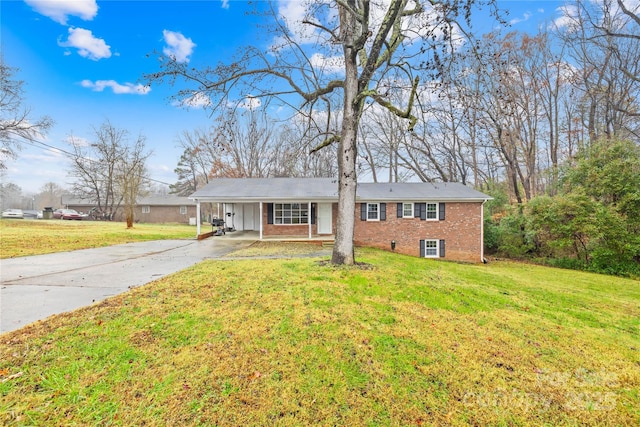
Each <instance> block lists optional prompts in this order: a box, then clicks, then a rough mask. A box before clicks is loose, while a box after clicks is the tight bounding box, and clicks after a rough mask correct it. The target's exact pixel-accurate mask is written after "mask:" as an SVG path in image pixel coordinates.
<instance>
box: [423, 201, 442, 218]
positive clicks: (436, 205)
mask: <svg viewBox="0 0 640 427" xmlns="http://www.w3.org/2000/svg"><path fill="white" fill-rule="evenodd" d="M429 206H435V209H434V210H432V211H429ZM439 209H440V207H439V204H438V203H427V206H426V207H425V210H426V212H425V215H426V217H427V221H437V220H438V217H439V216H440V215H439ZM430 213H432V214H434V216H433V217H430V216H429V214H430Z"/></svg>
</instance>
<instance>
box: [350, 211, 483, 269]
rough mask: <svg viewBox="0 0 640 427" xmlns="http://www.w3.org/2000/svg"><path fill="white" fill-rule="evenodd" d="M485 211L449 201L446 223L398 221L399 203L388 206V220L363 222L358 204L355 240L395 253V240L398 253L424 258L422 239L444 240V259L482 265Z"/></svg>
mask: <svg viewBox="0 0 640 427" xmlns="http://www.w3.org/2000/svg"><path fill="white" fill-rule="evenodd" d="M481 210H482V203H480V202H467V203H461V202H447V203H446V204H445V219H444V220H443V221H440V220H421V219H420V218H398V217H397V211H396V202H389V203H387V204H386V217H387V219H386V221H362V220H360V203H356V212H355V215H356V224H355V232H354V238H353V240H354V243H355V244H356V245H358V246H371V247H376V248H380V249H385V250H391V241H392V240H395V241H396V248H395V252H399V253H402V254H406V255H413V256H420V240H422V239H437V240H442V239H444V241H445V257H444V259H449V260H455V261H469V262H480V261H481V259H480V257H481V254H482V251H481V249H482V248H481V239H480V237H481V231H482V228H481V227H482V225H481V218H482V216H481Z"/></svg>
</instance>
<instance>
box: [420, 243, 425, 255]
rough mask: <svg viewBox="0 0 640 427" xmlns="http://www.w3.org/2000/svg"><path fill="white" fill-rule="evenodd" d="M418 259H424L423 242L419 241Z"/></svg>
mask: <svg viewBox="0 0 640 427" xmlns="http://www.w3.org/2000/svg"><path fill="white" fill-rule="evenodd" d="M420 258H424V240H420Z"/></svg>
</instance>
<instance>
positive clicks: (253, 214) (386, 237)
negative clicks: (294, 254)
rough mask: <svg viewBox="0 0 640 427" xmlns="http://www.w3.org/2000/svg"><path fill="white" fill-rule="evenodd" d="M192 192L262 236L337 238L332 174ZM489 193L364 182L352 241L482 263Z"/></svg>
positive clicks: (230, 223) (224, 183) (232, 224)
mask: <svg viewBox="0 0 640 427" xmlns="http://www.w3.org/2000/svg"><path fill="white" fill-rule="evenodd" d="M189 198H190V199H193V200H194V201H195V202H196V204H197V206H198V210H199V209H200V204H201V203H204V202H207V203H208V202H217V203H222V206H223V208H222V213H221V216H222V218H224V220H225V225H226V227H229V228H234V229H236V230H254V231H258V232H259V237H260V239H263V238H267V237H274V236H276V237H277V236H280V237H283V238H285V237H294V236H298V237H305V238H308V239H312V238H318V237H323V236H325V237H327V238H332V237H333V235H335V231H336V218H337V210H338V203H337V202H338V183H337V180H336V179H333V178H222V179H213V180H212V181H210V182H209V183H208V184H207V185H206V186H204V187H202V188H201V189H200V190H198V191H196V192H195V193H193V194H192V195H191V196H189ZM490 199H491V197H489V196H487V195H486V194H483V193H480V192H478V191H476V190H474V189H471V188H469V187H466V186H464V185H462V184H458V183H418V182H415V183H414V182H412V183H359V184H358V188H357V195H356V211H355V212H354V215H355V216H356V224H355V230H354V237H353V240H354V243H355V244H356V245H359V246H372V247H377V248H381V249H386V250H394V251H395V252H399V253H403V254H407V255H414V256H422V257H433V258H444V259H450V260H457V261H471V262H479V261H482V260H483V256H484V253H483V246H484V244H483V222H484V214H483V205H484V203H485V202H486V201H487V200H490ZM196 217H197V218H199V217H200V215H196ZM197 225H198V235H200V223H199V222H198V224H197Z"/></svg>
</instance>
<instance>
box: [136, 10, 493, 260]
mask: <svg viewBox="0 0 640 427" xmlns="http://www.w3.org/2000/svg"><path fill="white" fill-rule="evenodd" d="M475 3H476V2H475V1H474V0H452V1H430V2H425V3H423V2H420V1H409V0H391V1H389V2H388V3H382V2H371V1H369V0H337V1H335V2H329V1H327V2H313V1H309V2H307V3H305V6H306V11H307V14H306V17H305V18H303V19H302V20H300V21H298V22H288V21H287V19H286V18H284V17H283V16H280V15H279V13H278V12H277V11H276V10H275V9H274V8H273V7H272V9H271V11H272V17H273V18H274V20H273V24H274V27H275V30H276V31H277V37H276V38H275V40H276V41H275V42H274V43H273V45H272V49H271V51H270V52H268V53H265V52H264V51H263V50H262V49H259V48H254V47H247V48H243V50H242V54H241V56H240V58H239V59H238V60H236V61H234V62H232V63H230V64H224V65H220V66H217V67H215V68H211V67H206V66H204V67H201V68H197V67H193V66H192V65H187V64H186V63H184V62H179V61H177V60H176V58H171V57H161V70H160V71H159V72H157V73H154V74H152V75H150V76H147V77H148V79H149V80H150V81H151V82H152V83H154V82H158V81H163V80H166V79H168V80H169V81H170V82H175V81H176V80H177V79H185V80H187V81H188V82H190V83H191V84H192V85H195V88H194V87H190V88H187V89H185V90H181V91H179V92H178V97H180V98H181V99H183V100H184V101H187V102H188V100H189V99H194V98H193V97H194V96H197V97H199V98H202V97H203V96H204V97H210V99H212V102H211V105H212V106H213V107H214V108H215V107H218V106H220V105H224V104H226V102H227V100H228V99H229V98H233V97H240V98H245V97H251V99H253V98H265V99H269V100H277V101H281V102H282V103H284V104H287V105H292V103H294V102H297V101H295V99H296V98H297V99H301V100H302V104H301V105H300V106H299V107H298V108H297V110H298V111H299V112H300V111H304V112H306V113H307V114H308V115H309V117H312V114H311V113H312V112H313V111H315V110H318V109H321V110H323V111H324V112H326V113H328V114H327V115H328V116H330V113H331V111H332V110H331V108H332V107H333V106H334V104H335V103H336V102H335V99H336V97H337V99H339V100H340V101H341V102H340V105H341V110H342V111H341V114H342V119H341V124H340V128H339V129H332V128H331V127H330V123H331V121H330V120H327V122H326V123H327V126H324V127H323V126H318V127H317V130H318V135H319V136H320V137H321V138H322V142H321V143H320V144H319V145H318V146H317V147H316V149H321V148H324V147H327V146H329V145H332V144H334V143H336V144H337V154H338V188H339V190H338V216H337V232H336V243H335V246H334V249H333V255H332V262H333V263H334V264H353V263H354V261H355V257H354V246H353V232H354V226H355V217H354V212H355V196H356V185H357V168H356V164H357V157H358V155H357V141H358V125H359V122H360V118H361V115H362V112H363V108H364V105H365V100H367V99H369V100H372V101H373V102H376V103H378V104H379V105H380V106H382V107H384V108H387V109H388V110H389V111H391V112H393V113H394V114H396V115H397V116H399V117H403V118H405V119H407V129H409V130H411V129H412V128H413V127H414V125H415V121H416V119H415V117H413V116H412V114H411V111H412V107H413V100H414V97H415V91H416V89H417V86H418V83H419V79H418V78H417V77H416V76H414V70H415V69H417V68H418V67H420V66H421V64H422V62H423V58H424V57H425V56H426V55H428V52H429V49H431V48H437V49H438V50H439V51H440V53H441V54H443V53H444V54H446V53H447V52H448V51H450V50H451V49H455V48H456V47H457V44H458V42H459V40H460V38H462V37H463V36H464V34H465V32H464V29H463V28H462V25H461V24H460V23H459V22H457V18H458V17H459V16H464V18H465V19H464V21H465V22H466V24H467V25H469V22H470V15H471V9H472V7H473V6H474V4H475ZM490 3H492V2H491V1H490ZM335 64H337V65H338V66H339V68H338V66H332V65H335ZM386 76H393V79H390V80H388V81H387V79H386ZM398 76H402V78H401V79H399V78H398ZM389 82H391V83H392V84H393V85H394V86H396V87H398V86H399V88H400V89H404V90H406V89H407V88H408V90H406V93H408V100H407V102H406V103H405V104H404V106H396V105H393V103H392V102H390V101H389V100H388V99H386V98H385V96H384V95H385V93H386V92H387V91H388V90H389V89H394V88H389V86H388V84H389ZM394 82H395V83H394ZM381 83H383V84H385V85H387V86H385V87H384V88H382V87H381V86H380V84H381ZM380 89H383V90H384V91H382V90H380ZM332 97H333V99H334V102H332V101H331V98H332Z"/></svg>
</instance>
